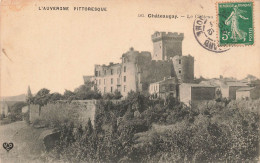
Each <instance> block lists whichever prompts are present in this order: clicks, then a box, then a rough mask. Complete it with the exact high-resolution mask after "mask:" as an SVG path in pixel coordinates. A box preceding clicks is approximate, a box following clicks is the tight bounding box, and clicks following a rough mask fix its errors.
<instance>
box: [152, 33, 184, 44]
mask: <svg viewBox="0 0 260 163" xmlns="http://www.w3.org/2000/svg"><path fill="white" fill-rule="evenodd" d="M183 38H184V33H177V32H174V33H172V32H168V33H166V32H158V31H156V32H155V33H154V34H153V35H152V41H153V42H155V41H159V40H162V39H174V40H180V41H182V40H183Z"/></svg>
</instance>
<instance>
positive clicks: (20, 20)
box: [0, 0, 260, 96]
mask: <svg viewBox="0 0 260 163" xmlns="http://www.w3.org/2000/svg"><path fill="white" fill-rule="evenodd" d="M215 2H217V1H215V0H214V1H208V0H202V1H199V0H186V1H185V2H184V1H170V0H166V1H163V2H162V1H157V0H152V1H148V0H144V1H137V0H133V1H131V2H130V1H118V0H106V1H104V0H91V1H90V0H89V1H84V2H83V1H81V0H65V1H61V0H54V1H51V0H38V1H30V0H23V1H18V0H13V1H10V0H7V1H5V0H3V1H2V4H1V17H0V18H1V22H0V23H1V24H0V25H1V26H0V27H1V28H0V38H1V44H0V45H1V56H0V68H1V71H0V72H1V74H0V79H1V80H0V82H1V83H0V86H1V87H0V96H13V95H18V94H22V93H26V91H27V88H28V85H30V87H31V90H32V93H36V92H37V91H38V90H40V89H41V88H48V89H50V90H51V92H60V93H63V92H64V91H65V89H69V90H74V89H75V88H76V87H78V86H79V85H81V84H83V75H93V74H94V64H109V62H120V57H121V56H122V54H123V53H125V52H127V51H128V50H129V48H130V47H134V49H135V50H138V51H149V52H151V53H152V51H153V44H152V41H151V35H152V34H153V33H154V32H155V31H165V32H181V33H184V40H183V47H182V49H183V55H188V54H190V55H192V56H194V58H195V67H194V69H195V76H196V77H200V76H203V77H206V78H213V77H219V75H223V76H225V77H231V76H232V77H235V78H238V79H242V78H244V77H246V76H247V74H252V75H254V76H256V77H258V78H260V48H259V42H260V39H259V33H260V29H259V28H260V26H259V25H260V22H256V20H260V10H259V6H260V1H259V0H256V1H255V3H254V4H255V6H254V21H255V45H254V46H250V47H231V48H230V50H228V51H227V52H224V53H214V52H211V51H208V50H206V49H204V48H203V47H202V46H201V45H199V44H198V42H197V41H196V39H195V37H194V35H193V22H194V20H195V18H194V17H193V18H190V19H188V18H182V19H181V18H179V19H158V18H148V17H147V15H148V14H170V15H175V14H176V15H185V16H187V15H190V16H192V15H193V16H194V15H196V14H202V15H206V16H212V17H213V19H214V20H215V19H216V8H215ZM53 6H55V7H56V6H59V7H70V10H69V11H43V10H39V7H40V8H42V7H53ZM73 7H106V8H107V11H106V12H95V11H73ZM138 14H144V15H145V17H138Z"/></svg>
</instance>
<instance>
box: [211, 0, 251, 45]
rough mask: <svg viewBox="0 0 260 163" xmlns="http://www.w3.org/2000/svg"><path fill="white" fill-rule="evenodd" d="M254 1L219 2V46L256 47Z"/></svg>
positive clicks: (217, 5)
mask: <svg viewBox="0 0 260 163" xmlns="http://www.w3.org/2000/svg"><path fill="white" fill-rule="evenodd" d="M253 6H254V3H253V1H247V2H246V1H241V2H218V3H217V4H216V7H217V27H218V28H217V29H218V32H217V37H218V44H219V46H246V45H254V22H253V20H254V19H253Z"/></svg>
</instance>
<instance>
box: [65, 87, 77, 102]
mask: <svg viewBox="0 0 260 163" xmlns="http://www.w3.org/2000/svg"><path fill="white" fill-rule="evenodd" d="M63 97H64V99H65V100H69V101H71V100H75V99H76V96H75V93H74V92H72V91H70V90H67V89H66V90H65V92H64V95H63Z"/></svg>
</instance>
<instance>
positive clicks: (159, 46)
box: [152, 31, 184, 60]
mask: <svg viewBox="0 0 260 163" xmlns="http://www.w3.org/2000/svg"><path fill="white" fill-rule="evenodd" d="M183 39H184V34H183V33H180V34H178V33H176V32H175V33H172V32H168V33H166V32H158V31H156V32H155V33H154V34H153V35H152V41H153V56H152V59H153V60H168V59H170V58H171V57H174V56H181V55H182V41H183Z"/></svg>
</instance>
